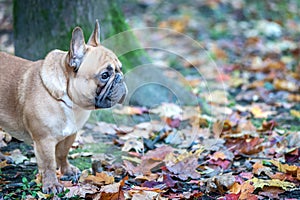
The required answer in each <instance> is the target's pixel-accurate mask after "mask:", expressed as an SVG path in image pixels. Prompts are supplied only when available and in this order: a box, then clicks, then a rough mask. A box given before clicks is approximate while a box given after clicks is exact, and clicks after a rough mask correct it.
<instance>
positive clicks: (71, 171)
mask: <svg viewBox="0 0 300 200" xmlns="http://www.w3.org/2000/svg"><path fill="white" fill-rule="evenodd" d="M61 172H62V174H63V175H66V176H76V175H79V174H80V170H79V169H78V168H77V167H75V166H74V165H71V164H68V165H67V166H64V167H62V168H61Z"/></svg>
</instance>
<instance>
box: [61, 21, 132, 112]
mask: <svg viewBox="0 0 300 200" xmlns="http://www.w3.org/2000/svg"><path fill="white" fill-rule="evenodd" d="M67 67H68V69H69V73H68V74H69V78H68V88H67V90H68V95H69V96H70V98H71V99H72V101H73V102H74V103H76V104H77V105H79V106H80V107H82V108H85V109H95V108H96V109H97V108H108V107H111V106H113V105H115V104H117V103H122V102H123V100H124V99H125V96H126V94H127V87H126V85H125V83H124V77H123V73H122V64H121V62H120V61H119V59H118V58H117V56H116V55H115V54H114V53H113V52H112V51H111V50H109V49H107V48H105V47H104V46H102V45H101V44H100V28H99V24H98V21H96V25H95V29H94V31H93V33H92V35H91V36H90V39H89V41H88V43H87V44H85V41H84V37H83V32H82V30H81V28H79V27H76V28H75V29H74V30H73V33H72V40H71V43H70V50H69V52H68V56H67Z"/></svg>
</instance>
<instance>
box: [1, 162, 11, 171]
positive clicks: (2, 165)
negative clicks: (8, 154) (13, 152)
mask: <svg viewBox="0 0 300 200" xmlns="http://www.w3.org/2000/svg"><path fill="white" fill-rule="evenodd" d="M9 165H10V164H7V160H3V161H1V162H0V169H2V168H4V167H6V166H9Z"/></svg>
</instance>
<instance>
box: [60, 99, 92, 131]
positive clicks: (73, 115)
mask: <svg viewBox="0 0 300 200" xmlns="http://www.w3.org/2000/svg"><path fill="white" fill-rule="evenodd" d="M61 107H62V109H63V112H64V115H65V123H64V127H63V129H62V131H61V136H62V137H67V136H69V135H72V134H75V133H77V132H78V130H80V129H81V128H82V127H83V125H84V124H85V122H86V121H87V120H88V118H89V116H90V112H91V111H88V110H83V109H81V108H79V107H69V106H68V105H66V104H65V103H62V104H61Z"/></svg>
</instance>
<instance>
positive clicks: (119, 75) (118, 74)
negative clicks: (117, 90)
mask: <svg viewBox="0 0 300 200" xmlns="http://www.w3.org/2000/svg"><path fill="white" fill-rule="evenodd" d="M122 82H123V76H122V74H121V73H116V77H115V83H122Z"/></svg>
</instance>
